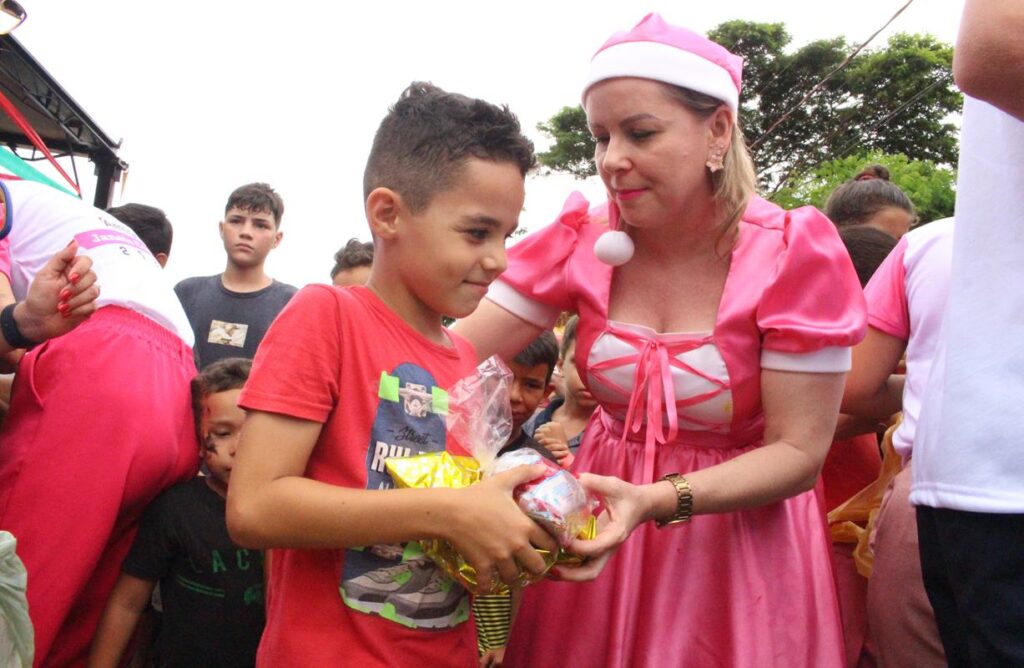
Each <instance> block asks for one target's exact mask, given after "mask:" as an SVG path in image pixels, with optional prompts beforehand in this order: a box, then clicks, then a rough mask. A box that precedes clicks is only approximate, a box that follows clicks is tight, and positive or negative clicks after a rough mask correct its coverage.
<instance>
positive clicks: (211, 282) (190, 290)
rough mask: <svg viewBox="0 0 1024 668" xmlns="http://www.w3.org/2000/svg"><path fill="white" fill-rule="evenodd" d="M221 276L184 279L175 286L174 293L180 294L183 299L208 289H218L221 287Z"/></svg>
mask: <svg viewBox="0 0 1024 668" xmlns="http://www.w3.org/2000/svg"><path fill="white" fill-rule="evenodd" d="M220 276H221V275H220V274H214V275H212V276H192V277H190V278H184V279H182V280H180V281H178V284H177V285H175V286H174V291H175V292H176V293H178V297H179V298H182V297H184V296H188V295H194V294H195V293H197V292H199V291H201V290H204V289H208V288H211V287H212V288H217V287H218V286H219V285H220Z"/></svg>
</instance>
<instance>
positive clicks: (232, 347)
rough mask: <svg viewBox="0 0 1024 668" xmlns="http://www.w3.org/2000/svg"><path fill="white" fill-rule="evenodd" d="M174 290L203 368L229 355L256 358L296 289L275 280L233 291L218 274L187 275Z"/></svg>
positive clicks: (198, 360)
mask: <svg viewBox="0 0 1024 668" xmlns="http://www.w3.org/2000/svg"><path fill="white" fill-rule="evenodd" d="M174 292H175V293H176V294H177V295H178V299H180V300H181V305H182V307H184V309H185V315H187V316H188V321H189V323H190V324H191V325H192V332H193V333H194V334H195V336H196V343H195V347H194V350H195V353H196V366H198V367H199V368H200V369H202V368H203V367H206V366H209V365H210V363H211V362H216V361H217V360H221V359H224V358H226V357H245V358H247V359H252V358H253V357H255V356H256V348H258V347H259V345H260V341H262V340H263V337H264V336H265V335H266V333H267V329H268V328H269V327H270V323H272V322H273V321H274V318H276V317H277V314H278V313H280V312H281V309H283V308H284V307H285V305H286V304H288V301H289V300H290V299H291V298H292V296H293V295H294V294H295V293H296V288H294V287H292V286H291V285H288V284H287V283H279V282H277V281H274V282H273V283H271V284H270V285H268V286H267V287H265V288H263V289H262V290H257V291H256V292H233V291H231V290H228V289H227V288H225V287H224V283H223V281H221V277H220V274H218V275H216V276H195V277H193V278H186V279H185V280H183V281H181V282H180V283H178V284H177V285H176V286H174Z"/></svg>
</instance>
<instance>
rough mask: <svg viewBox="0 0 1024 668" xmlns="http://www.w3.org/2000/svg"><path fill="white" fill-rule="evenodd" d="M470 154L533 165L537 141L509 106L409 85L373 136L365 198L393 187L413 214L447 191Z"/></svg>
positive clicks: (522, 166)
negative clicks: (372, 193)
mask: <svg viewBox="0 0 1024 668" xmlns="http://www.w3.org/2000/svg"><path fill="white" fill-rule="evenodd" d="M469 158H479V159H481V160H490V161H493V162H512V163H515V164H516V166H518V167H519V171H520V172H521V173H522V175H523V176H526V173H527V172H528V171H530V169H532V168H533V166H534V164H535V163H536V156H535V155H534V153H533V142H531V141H530V140H529V139H527V138H526V137H525V136H523V133H522V129H521V128H520V126H519V120H518V119H517V118H516V116H515V114H513V113H512V112H511V111H509V109H508V107H507V106H502V107H498V106H496V105H493V104H491V103H490V102H485V101H484V100H477V99H473V98H470V97H466V96H465V95H459V94H457V93H448V92H446V91H444V90H442V89H440V88H438V87H437V86H434V85H433V84H429V83H423V82H416V83H413V84H411V85H410V86H409V87H408V88H406V89H405V90H404V91H403V92H402V95H401V96H400V97H399V98H398V101H397V102H395V104H394V105H393V106H392V107H391V108H390V109H389V110H388V114H387V116H385V117H384V120H383V121H381V124H380V127H379V128H378V129H377V134H376V135H375V136H374V138H373V148H371V149H370V157H369V159H368V160H367V161H366V171H365V172H364V173H363V198H364V199H365V198H366V197H368V196H369V194H370V193H371V192H372V191H373V190H374V189H375V188H390V189H391V190H394V191H395V192H397V193H398V194H399V195H401V196H402V199H403V200H404V201H405V204H406V206H408V207H409V209H410V210H411V211H412V212H413V213H417V212H419V211H422V210H423V209H424V208H426V206H427V205H428V204H429V203H430V200H431V198H432V197H433V196H434V195H436V194H437V193H439V192H442V191H444V190H448V189H449V188H451V187H452V184H453V182H454V181H455V179H456V178H457V177H458V175H459V172H460V170H461V169H462V167H463V165H464V163H465V162H466V160H468V159H469Z"/></svg>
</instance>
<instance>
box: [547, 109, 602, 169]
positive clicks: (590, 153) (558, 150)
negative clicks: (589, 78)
mask: <svg viewBox="0 0 1024 668" xmlns="http://www.w3.org/2000/svg"><path fill="white" fill-rule="evenodd" d="M537 129H538V130H540V131H541V132H543V133H544V134H546V135H548V136H550V137H551V138H552V139H554V140H555V143H554V144H553V145H552V146H551V149H550V150H548V151H544V152H541V153H539V154H538V155H537V158H538V159H539V160H540V164H541V165H543V167H544V168H546V169H549V170H554V171H558V172H569V173H570V174H572V175H573V176H575V177H576V178H578V179H585V178H587V177H588V176H593V175H594V174H596V173H597V170H596V169H595V168H594V161H593V158H594V140H593V138H592V137H591V136H590V131H589V130H588V129H587V114H586V112H584V111H583V107H581V106H579V105H577V106H575V107H562V110H561V111H559V112H558V113H557V114H555V115H554V116H552V117H551V118H550V119H549V120H548V122H547V123H538V124H537Z"/></svg>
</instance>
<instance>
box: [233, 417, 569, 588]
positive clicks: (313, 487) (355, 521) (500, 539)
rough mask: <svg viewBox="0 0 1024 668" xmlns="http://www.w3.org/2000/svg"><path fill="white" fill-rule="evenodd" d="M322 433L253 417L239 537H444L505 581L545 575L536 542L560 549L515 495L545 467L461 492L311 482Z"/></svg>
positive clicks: (243, 463)
mask: <svg viewBox="0 0 1024 668" xmlns="http://www.w3.org/2000/svg"><path fill="white" fill-rule="evenodd" d="M320 429H321V425H320V424H319V423H317V422H311V421H308V420H301V419H297V418H292V417H287V416H284V415H279V414H276V413H266V412H262V411H251V412H250V413H249V414H248V416H247V417H246V422H245V426H244V427H243V429H242V435H241V442H240V443H239V447H238V454H237V457H236V459H235V466H234V469H233V471H232V473H231V484H230V485H229V487H228V499H227V523H228V530H229V532H230V533H231V537H232V539H233V540H235V541H236V542H237V543H239V544H240V545H244V546H246V547H254V548H267V547H272V548H273V547H296V548H342V547H353V546H359V545H372V544H376V543H397V542H402V541H408V540H413V539H417V538H442V539H445V540H448V541H449V542H451V543H452V544H453V545H454V546H455V548H456V549H458V550H459V551H460V552H461V553H462V555H463V556H464V557H466V560H467V561H468V562H469V563H470V565H472V566H473V567H474V568H476V570H477V572H478V573H495V574H497V575H500V577H501V578H502V579H503V580H504V581H505V582H512V581H514V579H515V577H516V575H517V574H518V572H519V568H520V567H522V568H525V569H527V570H529V571H530V572H532V573H542V572H543V571H544V561H543V559H542V558H541V557H540V555H538V554H537V552H536V551H535V550H534V549H533V545H536V546H538V547H544V548H548V549H555V547H556V546H555V543H554V541H553V539H552V538H551V537H550V536H549V535H548V534H547V533H546V532H545V531H544V530H543V529H541V528H540V527H539V526H538V525H537V524H535V523H534V522H533V521H532V520H530V519H529V518H527V517H526V515H524V514H523V513H522V511H520V510H519V507H518V506H517V505H516V503H515V502H514V501H513V500H512V494H511V492H512V489H513V488H514V487H515V486H517V485H519V484H521V483H523V482H526V481H528V480H530V479H532V478H535V477H537V476H539V475H541V473H542V472H543V466H542V465H537V466H534V467H525V466H524V467H520V468H517V469H514V470H512V471H508V472H506V473H503V474H500V475H496V476H493V477H491V478H488V479H487V480H485V481H483V482H481V483H479V484H476V485H473V486H471V487H467V488H465V489H457V490H456V489H394V490H384V491H380V490H365V489H352V488H347V487H339V486H336V485H330V484H327V483H324V482H320V481H316V480H311V479H309V478H306V477H303V476H304V473H305V471H306V466H307V464H308V461H309V457H310V454H311V453H312V451H313V447H314V446H315V445H316V442H317V439H318V437H319V435H320ZM483 584H484V585H486V584H487V583H486V581H485V582H484V583H483Z"/></svg>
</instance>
